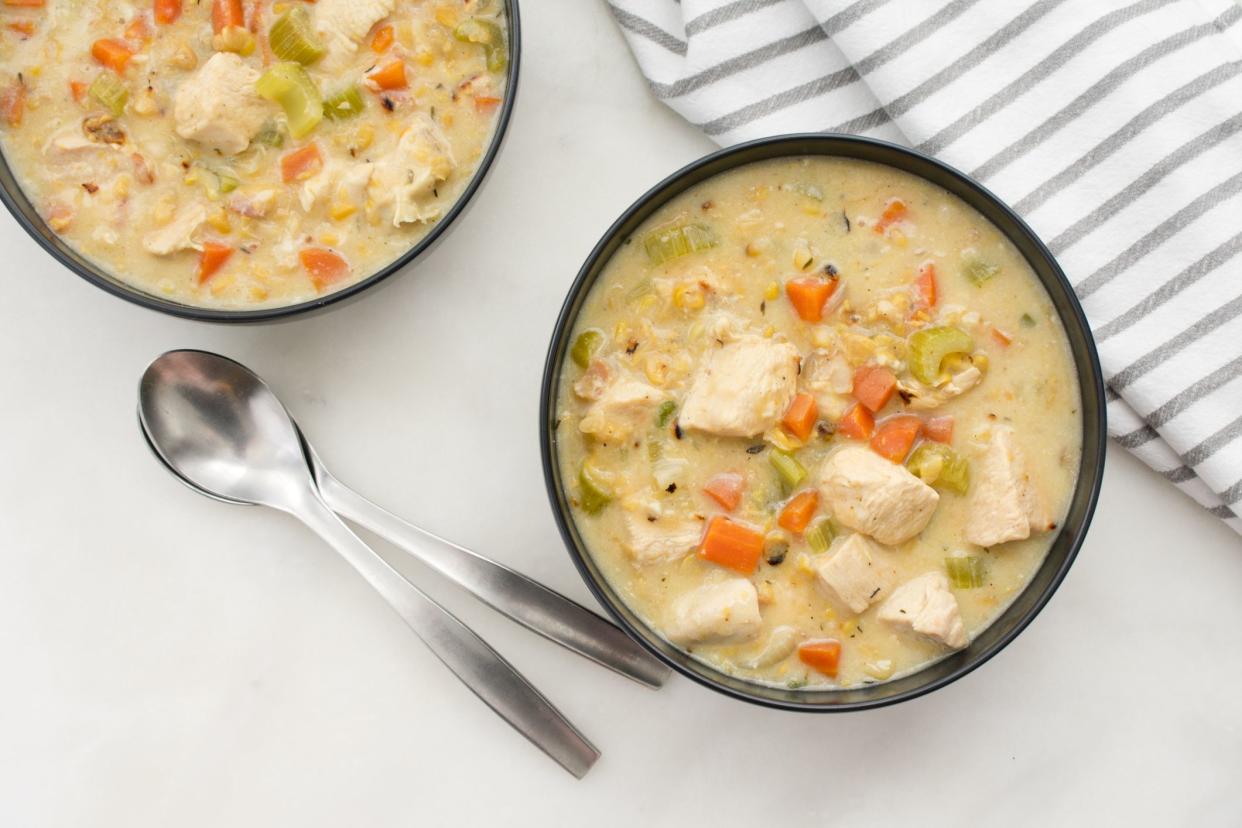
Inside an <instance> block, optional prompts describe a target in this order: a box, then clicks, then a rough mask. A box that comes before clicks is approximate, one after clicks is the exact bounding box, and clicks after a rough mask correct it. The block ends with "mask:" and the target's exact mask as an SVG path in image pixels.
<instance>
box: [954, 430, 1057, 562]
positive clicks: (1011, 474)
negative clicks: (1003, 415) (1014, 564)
mask: <svg viewBox="0 0 1242 828" xmlns="http://www.w3.org/2000/svg"><path fill="white" fill-rule="evenodd" d="M967 507H968V509H969V511H968V512H967V515H966V540H968V541H970V542H971V543H975V544H978V545H979V546H996V545H997V544H1000V543H1006V542H1008V541H1014V540H1023V539H1025V538H1029V537H1030V536H1031V533H1032V532H1045V531H1048V530H1049V529H1052V528H1054V526H1053V524H1052V521H1051V519H1050V518H1049V517H1048V511H1047V507H1046V506H1045V505H1044V500H1043V498H1042V497H1041V496H1040V494H1039V492H1038V490H1037V489H1036V487H1035V484H1034V482H1033V481H1032V480H1031V476H1030V474H1029V473H1028V472H1027V469H1026V460H1025V458H1024V457H1023V456H1022V450H1021V449H1019V448H1018V446H1017V444H1016V443H1015V441H1014V433H1013V429H1012V428H1010V427H1009V426H1003V425H998V426H994V427H993V428H992V437H991V440H990V441H989V442H988V447H987V449H985V450H984V452H983V456H982V457H981V458H980V459H979V461H978V463H976V465H975V480H974V485H972V486H971V491H970V497H969V499H968V500H967Z"/></svg>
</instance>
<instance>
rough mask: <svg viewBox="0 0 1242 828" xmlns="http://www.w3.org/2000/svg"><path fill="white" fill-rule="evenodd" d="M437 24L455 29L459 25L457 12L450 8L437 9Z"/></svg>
mask: <svg viewBox="0 0 1242 828" xmlns="http://www.w3.org/2000/svg"><path fill="white" fill-rule="evenodd" d="M436 22H437V23H439V24H440V25H441V26H447V27H448V28H450V29H452V28H455V27H456V26H457V23H458V18H457V11H456V10H455V9H453V8H451V7H449V6H441V7H440V8H438V9H436Z"/></svg>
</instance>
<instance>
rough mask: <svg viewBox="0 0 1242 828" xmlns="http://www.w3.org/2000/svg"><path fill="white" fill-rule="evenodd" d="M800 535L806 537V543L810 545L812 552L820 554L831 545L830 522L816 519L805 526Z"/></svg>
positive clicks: (831, 532)
mask: <svg viewBox="0 0 1242 828" xmlns="http://www.w3.org/2000/svg"><path fill="white" fill-rule="evenodd" d="M802 537H803V538H805V539H806V544H807V546H809V547H811V551H812V552H815V553H817V554H820V555H822V554H823V553H825V552H827V551H828V547H829V546H831V545H832V538H833V531H832V524H831V523H829V522H828V521H826V520H817V521H816V522H815V523H812V524H811V525H810V526H808V527H807V528H806V531H804V532H803V533H802Z"/></svg>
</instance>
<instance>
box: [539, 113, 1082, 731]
mask: <svg viewBox="0 0 1242 828" xmlns="http://www.w3.org/2000/svg"><path fill="white" fill-rule="evenodd" d="M808 155H824V156H831V157H836V158H856V159H859V160H861V161H871V162H875V163H877V164H884V165H887V166H889V167H894V168H896V169H899V170H904V171H905V172H908V173H911V174H913V175H917V176H919V177H920V178H924V179H926V180H928V181H930V182H932V183H933V184H936V185H938V186H940V187H943V188H944V189H946V190H948V191H949V192H951V193H953V194H954V195H956V196H957V197H958V198H960V199H962V200H963V201H965V202H966V203H967V204H969V205H970V206H971V207H973V208H975V209H976V210H978V211H979V212H980V213H981V214H982V215H983V216H984V217H985V218H987V219H988V220H989V221H991V222H992V223H993V224H995V225H996V226H997V227H999V228H1000V230H1001V232H1002V233H1004V234H1005V235H1006V236H1007V237H1008V238H1009V240H1010V241H1011V242H1013V244H1014V245H1015V246H1016V247H1017V248H1018V250H1019V251H1021V253H1022V255H1023V256H1025V257H1026V260H1027V261H1028V262H1029V263H1030V265H1031V267H1032V268H1033V269H1034V271H1035V273H1036V275H1037V276H1038V277H1039V279H1040V281H1041V282H1042V283H1043V286H1044V288H1045V289H1046V290H1047V291H1048V294H1049V296H1051V298H1052V303H1053V305H1054V306H1055V307H1056V310H1057V313H1058V314H1059V315H1060V317H1061V323H1062V325H1063V326H1064V327H1065V332H1066V334H1067V335H1068V337H1069V343H1070V349H1071V351H1072V352H1073V356H1074V362H1075V365H1076V366H1077V370H1078V384H1079V387H1080V388H1081V389H1082V465H1081V467H1080V469H1079V472H1078V483H1077V487H1076V489H1075V491H1074V497H1073V500H1072V502H1071V503H1070V508H1069V513H1068V514H1067V515H1066V518H1065V522H1064V523H1063V524H1062V526H1061V529H1060V533H1059V534H1058V535H1057V538H1056V540H1055V541H1054V542H1053V545H1052V549H1051V550H1050V551H1049V552H1048V556H1047V557H1046V558H1045V559H1044V562H1043V563H1042V564H1041V565H1040V567H1039V570H1038V571H1037V572H1036V573H1035V575H1034V577H1033V578H1032V579H1031V582H1030V584H1028V585H1027V587H1026V589H1025V590H1023V592H1022V594H1020V595H1019V596H1018V597H1017V598H1016V599H1015V600H1014V602H1013V603H1012V604H1011V605H1010V606H1009V608H1008V609H1006V610H1005V611H1004V612H1003V613H1002V614H1001V615H1000V617H999V618H997V619H996V620H995V621H994V622H993V623H992V624H991V626H989V627H988V628H987V629H986V630H984V631H983V632H982V633H980V634H979V635H978V636H977V637H976V638H975V640H974V641H972V642H971V643H970V646H969V647H967V648H966V649H964V650H961V651H959V652H956V653H953V654H951V655H949V656H947V657H945V658H943V659H941V660H940V661H937V662H935V663H933V664H931V665H928V666H927V667H926V668H924V669H922V670H919V671H918V672H916V673H912V674H911V675H908V676H905V677H903V678H899V679H896V680H894V681H889V682H885V683H880V684H872V685H866V686H861V687H851V688H848V689H843V690H811V691H807V690H789V689H785V688H783V687H769V686H766V685H761V684H756V683H754V682H750V681H746V680H744V679H741V678H738V677H736V676H731V675H728V674H727V673H723V672H721V671H719V670H717V669H715V668H713V667H710V666H708V665H706V664H704V663H702V662H700V661H697V660H695V659H694V658H692V657H690V656H689V655H687V654H686V653H685V652H683V651H682V650H680V649H678V648H677V647H675V646H673V645H672V644H669V643H668V642H667V641H665V640H664V639H663V638H661V637H660V636H659V635H658V634H657V633H656V632H655V631H654V630H652V629H651V628H650V627H649V626H647V624H646V623H645V622H644V621H643V620H642V619H641V618H639V617H638V615H637V614H636V613H635V612H634V611H633V610H632V609H630V608H629V607H628V606H626V604H625V602H624V601H623V600H622V599H621V597H620V596H619V595H618V594H617V592H616V590H614V589H613V588H612V586H611V585H610V584H609V583H608V581H607V580H606V579H605V578H604V576H603V574H602V573H601V572H600V569H599V567H598V566H597V565H596V563H595V561H594V560H593V559H592V557H591V554H590V551H589V550H588V549H587V547H586V544H585V542H584V541H583V539H582V536H581V535H580V534H579V532H578V528H577V526H576V525H575V523H574V518H573V514H572V513H571V511H570V507H569V502H568V499H567V495H566V487H565V481H564V480H562V478H561V473H560V468H559V465H558V463H557V461H556V430H555V428H554V424H555V420H556V389H557V387H558V385H559V383H560V375H561V367H562V366H563V365H564V363H565V353H566V350H567V349H568V348H569V346H570V332H571V331H572V330H573V325H574V320H575V319H576V318H577V316H578V311H579V310H580V309H581V307H582V303H583V301H584V300H585V299H586V296H587V294H588V292H589V291H590V290H591V286H592V285H594V284H595V281H596V279H598V278H599V275H600V273H601V272H602V271H603V269H604V266H605V265H606V264H607V263H608V261H609V259H611V258H612V255H613V253H615V252H616V250H617V248H619V247H620V246H621V245H622V244H624V243H625V240H626V239H627V238H629V237H630V236H631V235H632V234H633V233H634V232H635V231H636V230H637V229H638V227H639V226H640V225H641V224H642V223H643V222H644V221H646V220H647V218H649V217H650V216H651V215H652V214H653V213H654V212H655V211H657V210H659V209H660V208H661V207H662V206H664V204H666V203H667V202H668V201H669V200H670V199H671V198H673V197H675V196H677V195H679V194H680V193H682V192H684V191H685V190H687V189H689V188H691V187H693V186H695V185H696V184H699V183H701V182H703V181H705V180H707V179H709V178H711V177H712V176H715V175H718V174H720V173H722V172H725V171H727V170H731V169H733V168H735V167H739V166H742V165H744V164H750V163H753V162H756V161H766V160H769V159H773V158H787V157H798V156H808ZM1105 437H1106V425H1105V408H1104V381H1103V374H1102V373H1101V371H1100V360H1099V356H1098V354H1097V353H1096V349H1095V341H1094V340H1093V339H1092V337H1091V329H1090V328H1089V327H1088V325H1087V320H1086V317H1085V316H1084V315H1083V312H1082V306H1081V305H1079V303H1078V298H1077V297H1076V296H1075V295H1074V291H1073V289H1072V288H1071V287H1070V284H1069V281H1068V280H1067V279H1066V278H1065V274H1064V273H1063V272H1062V270H1061V267H1060V265H1058V264H1057V262H1056V259H1054V258H1053V256H1052V253H1051V252H1049V250H1048V248H1047V247H1046V246H1045V245H1044V243H1043V242H1041V241H1040V240H1039V238H1038V237H1037V236H1036V235H1035V233H1034V232H1033V231H1032V230H1031V228H1030V227H1028V226H1027V225H1026V223H1025V222H1024V221H1022V219H1021V218H1019V217H1018V216H1017V214H1016V213H1014V211H1013V210H1011V209H1010V208H1009V207H1008V206H1007V205H1006V204H1004V202H1002V201H1001V200H1000V199H999V198H997V197H996V196H995V195H993V194H992V193H991V192H989V191H988V190H987V189H986V188H985V187H983V186H982V185H981V184H979V183H978V182H977V181H974V180H973V179H971V178H969V177H968V176H966V175H964V174H963V173H961V172H959V171H958V170H955V169H954V168H952V167H950V166H948V165H947V164H944V163H942V162H940V161H937V160H936V159H934V158H930V157H928V156H926V155H923V154H921V153H918V152H914V151H912V150H909V149H906V148H904V147H900V146H897V145H895V144H889V143H886V142H884V141H875V140H872V139H868V138H858V137H855V136H851V135H830V134H801V135H783V136H777V137H774V138H764V139H761V140H758V141H752V142H750V143H746V144H739V145H738V146H734V147H730V148H728V149H724V150H721V151H719V152H715V153H712V154H711V155H708V156H707V157H705V158H701V159H699V160H698V161H695V162H694V163H692V164H690V165H688V166H686V167H684V168H682V169H680V170H678V171H677V172H675V173H673V174H672V175H671V176H669V177H668V178H666V179H664V180H663V181H661V182H660V183H659V184H657V185H656V186H655V187H653V188H652V189H651V190H649V191H648V192H647V193H646V194H645V195H643V196H642V197H641V198H639V199H638V201H636V202H635V203H634V204H633V205H632V206H631V207H630V208H629V209H628V210H626V211H625V212H624V213H623V214H622V215H621V217H620V218H619V219H617V220H616V222H615V223H613V225H612V227H610V228H609V229H608V232H607V233H605V234H604V237H603V238H602V239H600V241H599V243H598V244H597V245H595V249H594V250H592V251H591V255H590V256H588V257H587V260H586V263H585V264H584V265H583V266H582V270H580V271H579V273H578V278H577V279H575V280H574V283H573V286H572V287H571V288H570V289H569V296H568V297H567V298H566V300H565V304H564V306H563V307H562V308H561V314H560V317H559V318H558V319H557V322H556V329H555V330H554V331H553V333H552V343H551V345H550V347H549V348H548V358H547V364H546V365H545V367H544V372H543V391H542V395H541V397H540V401H539V439H540V450H541V454H542V457H543V473H544V479H545V481H546V483H547V489H548V497H549V499H550V500H551V502H552V512H553V514H554V515H555V517H556V522H557V525H558V526H559V527H560V531H561V536H562V537H563V538H564V539H565V545H566V547H568V549H569V554H570V557H571V558H573V561H574V564H575V565H576V566H577V567H578V571H579V572H580V573H581V574H582V578H583V580H585V581H586V584H587V586H588V587H589V588H590V590H591V592H593V593H594V594H595V597H596V598H598V599H599V602H600V603H601V604H603V605H604V607H605V608H606V609H607V610H608V612H609V613H610V614H611V615H612V617H613V618H614V619H615V620H616V621H617V623H618V624H620V625H621V626H622V627H623V628H624V629H625V630H626V631H628V632H629V634H630V635H632V636H633V637H634V638H636V639H637V640H638V641H639V642H640V643H642V644H643V645H644V646H645V647H646V648H647V649H648V650H650V651H651V652H652V653H654V654H655V655H656V656H657V657H658V658H660V659H661V660H662V661H664V662H665V663H666V664H668V665H669V666H670V667H672V668H673V669H674V670H677V671H678V672H680V673H682V674H684V675H686V676H688V677H689V678H691V679H693V680H694V681H697V682H699V683H700V684H703V685H705V686H707V687H710V688H711V689H713V690H716V691H718V692H721V693H724V694H725V695H727V696H732V697H734V698H737V699H742V700H743V701H748V702H752V703H755V704H762V705H767V706H769V707H777V708H782V709H785V710H806V711H815V712H826V711H842V710H863V709H866V708H870V707H881V706H883V705H887V704H895V703H897V702H901V701H906V700H908V699H913V698H916V697H918V696H921V695H923V694H924V693H930V692H931V691H932V690H935V689H937V688H940V687H944V686H945V685H946V684H949V683H950V682H952V681H955V680H956V679H959V678H961V677H962V676H964V675H966V674H967V673H969V672H970V671H971V670H973V669H975V668H976V667H978V666H980V665H981V664H983V663H984V662H985V661H987V660H988V659H990V658H991V657H992V656H994V655H996V654H997V653H998V652H1000V650H1001V649H1002V648H1003V647H1004V646H1005V645H1006V644H1008V643H1009V642H1010V641H1013V639H1014V638H1016V637H1017V635H1018V634H1019V633H1020V632H1022V630H1023V629H1025V628H1026V625H1027V624H1029V623H1031V621H1032V620H1033V619H1034V618H1035V616H1036V615H1038V614H1039V611H1040V610H1041V609H1043V607H1044V605H1045V604H1047V603H1048V600H1049V599H1050V598H1052V594H1053V593H1054V592H1056V589H1057V587H1058V586H1059V585H1060V583H1061V581H1062V579H1064V578H1065V574H1066V573H1067V572H1068V571H1069V568H1070V564H1072V563H1073V562H1074V557H1075V555H1077V554H1078V549H1079V547H1081V546H1082V542H1083V538H1084V537H1085V536H1086V533H1087V527H1088V526H1089V525H1090V523H1091V515H1092V513H1093V512H1094V511H1095V503H1096V500H1097V498H1098V497H1099V493H1100V480H1101V478H1102V477H1103V473H1104V446H1105Z"/></svg>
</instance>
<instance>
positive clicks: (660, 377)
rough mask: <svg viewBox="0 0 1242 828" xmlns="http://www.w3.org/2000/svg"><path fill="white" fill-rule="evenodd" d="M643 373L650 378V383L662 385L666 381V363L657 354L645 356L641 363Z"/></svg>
mask: <svg viewBox="0 0 1242 828" xmlns="http://www.w3.org/2000/svg"><path fill="white" fill-rule="evenodd" d="M643 373H645V374H646V375H647V379H649V380H651V384H652V385H664V383H666V382H668V363H667V362H666V361H665V360H663V359H661V358H660V357H657V356H650V357H647V361H646V363H644V364H643Z"/></svg>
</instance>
